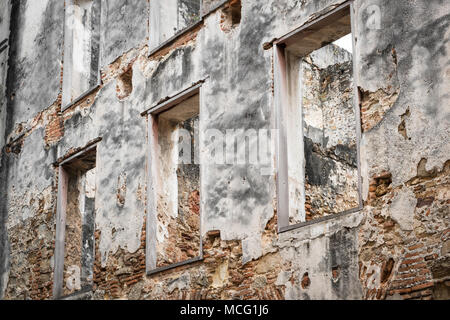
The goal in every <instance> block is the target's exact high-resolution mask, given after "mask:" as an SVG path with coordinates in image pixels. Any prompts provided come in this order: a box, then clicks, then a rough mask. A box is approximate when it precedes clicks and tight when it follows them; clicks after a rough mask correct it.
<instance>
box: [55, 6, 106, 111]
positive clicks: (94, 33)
mask: <svg viewBox="0 0 450 320" xmlns="http://www.w3.org/2000/svg"><path fill="white" fill-rule="evenodd" d="M100 5H101V0H66V10H65V26H64V70H63V93H62V106H63V109H66V108H68V107H69V106H70V105H71V104H73V103H74V102H76V101H78V100H79V99H81V98H82V97H84V96H85V95H86V94H87V93H89V92H90V91H92V90H93V89H94V88H96V87H97V86H98V85H99V83H100V71H99V57H100Z"/></svg>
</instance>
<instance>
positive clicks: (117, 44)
mask: <svg viewBox="0 0 450 320" xmlns="http://www.w3.org/2000/svg"><path fill="white" fill-rule="evenodd" d="M148 7H149V3H148V1H142V0H125V1H107V0H102V1H101V8H102V9H101V11H102V15H101V28H100V32H101V40H100V41H101V47H100V51H101V58H100V63H101V67H104V66H106V65H108V64H109V63H111V62H113V61H114V60H115V59H116V58H117V57H119V56H120V55H122V54H123V53H125V52H127V51H128V50H131V49H132V48H135V47H138V46H140V45H143V44H145V40H146V39H147V31H148V10H149V8H148Z"/></svg>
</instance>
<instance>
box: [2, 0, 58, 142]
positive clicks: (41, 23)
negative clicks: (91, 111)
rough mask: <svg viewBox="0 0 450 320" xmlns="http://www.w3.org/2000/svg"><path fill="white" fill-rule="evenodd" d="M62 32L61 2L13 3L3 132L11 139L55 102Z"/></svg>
mask: <svg viewBox="0 0 450 320" xmlns="http://www.w3.org/2000/svg"><path fill="white" fill-rule="evenodd" d="M63 29H64V2H63V1H58V0H43V1H26V0H23V1H13V2H12V11H11V35H10V38H11V40H10V43H11V48H10V59H9V72H8V87H7V95H8V107H7V113H8V114H7V132H6V134H7V136H8V137H11V138H12V139H14V138H15V137H16V136H17V135H20V134H22V133H23V132H25V131H27V130H30V129H31V127H32V126H33V120H35V119H34V117H37V116H38V113H39V112H41V111H42V110H44V109H46V108H48V107H49V106H50V105H52V104H54V103H56V101H57V99H58V96H59V94H60V87H61V83H60V82H61V64H62V59H63V56H62V42H63ZM7 142H9V141H7Z"/></svg>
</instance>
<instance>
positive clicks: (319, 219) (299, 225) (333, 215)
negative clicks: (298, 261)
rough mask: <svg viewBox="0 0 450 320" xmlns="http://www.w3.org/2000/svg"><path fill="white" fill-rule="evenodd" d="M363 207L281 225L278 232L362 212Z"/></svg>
mask: <svg viewBox="0 0 450 320" xmlns="http://www.w3.org/2000/svg"><path fill="white" fill-rule="evenodd" d="M362 209H363V207H359V208H354V209H350V210H346V211H343V212H340V213H335V214H332V215H329V216H325V217H321V218H318V219H314V220H311V221H305V222H300V223H296V224H293V225H290V226H286V227H280V228H278V233H279V234H280V233H285V232H289V231H293V230H296V229H300V228H303V227H306V226H310V225H313V224H317V223H320V222H325V221H329V220H332V219H336V218H340V217H344V216H346V215H349V214H352V213H357V212H360V211H361V210H362Z"/></svg>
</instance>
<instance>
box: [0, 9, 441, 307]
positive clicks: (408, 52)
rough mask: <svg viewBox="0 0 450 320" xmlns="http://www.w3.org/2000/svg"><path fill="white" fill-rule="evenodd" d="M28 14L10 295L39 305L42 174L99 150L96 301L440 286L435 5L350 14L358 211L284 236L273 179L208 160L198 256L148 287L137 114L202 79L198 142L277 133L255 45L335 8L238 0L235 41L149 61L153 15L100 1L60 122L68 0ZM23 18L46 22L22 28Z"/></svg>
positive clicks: (46, 238) (18, 54) (48, 221)
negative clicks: (218, 133) (82, 70)
mask: <svg viewBox="0 0 450 320" xmlns="http://www.w3.org/2000/svg"><path fill="white" fill-rule="evenodd" d="M31 2H32V1H20V2H15V3H14V4H13V10H12V12H13V14H12V25H13V26H15V27H14V28H13V30H14V32H13V34H12V36H11V39H12V41H13V43H14V44H13V45H12V47H11V51H12V53H11V58H10V69H9V72H8V117H7V119H8V122H7V123H8V133H10V132H12V130H15V128H19V127H20V126H19V124H20V123H21V122H27V123H29V124H30V125H29V126H28V129H27V133H26V134H25V135H24V136H23V137H20V138H19V139H18V140H17V141H16V142H15V143H12V144H10V145H8V146H7V148H5V149H4V153H5V155H6V156H5V158H4V159H3V160H2V161H3V163H4V164H5V165H2V167H1V171H2V172H1V177H2V178H3V177H5V179H6V182H7V183H6V184H5V188H6V197H5V196H4V195H2V203H1V207H0V208H2V217H5V216H6V215H7V221H6V220H5V221H6V223H5V222H3V223H2V226H3V228H5V229H6V230H7V235H8V242H7V245H6V247H7V248H9V250H2V253H3V259H2V261H1V263H0V272H1V273H2V275H3V280H2V282H1V283H0V289H2V286H3V287H6V295H5V298H7V299H23V298H33V299H43V298H50V297H51V287H52V285H53V284H52V267H53V260H52V259H53V241H54V236H55V234H54V229H55V213H56V207H55V204H56V187H57V183H58V177H57V173H56V172H57V171H56V170H54V168H53V166H52V163H53V162H54V161H55V160H56V159H58V158H60V157H63V156H65V155H68V154H70V153H72V152H74V151H75V150H76V149H77V148H82V147H83V146H85V145H87V144H88V143H89V142H91V141H93V140H94V139H96V138H98V137H101V138H102V140H101V142H100V143H99V144H98V147H97V152H98V153H97V164H96V167H97V178H96V181H97V191H98V192H97V195H96V218H95V225H96V232H95V246H96V250H95V266H94V284H95V285H94V292H93V297H94V298H111V297H112V298H120V297H126V298H131V299H161V298H244V299H248V298H269V299H283V298H286V299H308V298H311V299H317V298H323V299H333V298H335V299H358V298H367V299H371V298H380V299H384V298H392V297H399V296H398V295H397V294H398V293H399V294H404V296H403V297H404V298H408V297H409V296H407V295H410V296H412V297H414V296H417V295H418V296H421V295H423V296H424V297H432V294H433V291H432V288H433V287H434V285H435V282H434V281H435V280H436V281H437V280H439V279H440V280H443V279H448V274H449V272H448V267H446V266H447V265H448V264H446V262H445V261H447V260H446V259H448V237H449V235H450V232H449V226H448V193H449V191H448V189H449V188H448V176H449V171H448V170H449V167H448V160H449V159H448V154H449V153H450V152H449V151H450V150H449V146H450V144H449V143H448V134H449V132H448V130H449V129H448V128H449V125H448V120H449V110H448V107H446V106H448V105H449V97H448V92H449V91H450V90H449V89H450V88H449V86H450V85H449V83H450V81H448V80H449V79H448V78H449V74H450V72H449V70H448V59H449V58H448V57H449V54H448V52H449V50H450V48H449V47H448V43H449V38H450V34H449V31H448V30H450V28H449V21H450V19H449V15H450V5H449V4H448V3H447V2H446V1H443V0H433V1H425V0H423V1H415V2H409V1H387V0H356V1H355V8H356V11H355V21H356V30H355V36H356V38H357V42H356V52H355V54H354V58H355V59H356V65H357V70H356V78H355V82H356V84H357V86H358V87H359V88H360V91H361V96H362V109H361V112H362V124H363V134H362V143H361V144H362V150H361V157H362V176H363V195H364V200H365V203H364V209H363V210H362V211H361V212H358V213H355V214H350V215H346V216H343V217H337V218H335V219H332V220H329V221H325V222H320V223H317V224H313V225H310V226H306V227H303V228H299V229H295V230H293V231H289V232H286V233H282V234H278V233H277V232H276V230H277V228H276V226H277V219H276V209H275V208H276V201H277V199H276V192H275V191H276V190H275V179H274V177H273V176H272V177H267V176H262V175H261V174H260V169H262V167H259V166H258V165H252V166H248V165H220V166H218V165H213V164H203V165H202V167H201V175H202V183H203V185H202V186H201V190H200V193H201V195H202V204H201V212H202V236H203V239H204V252H203V253H204V260H203V261H200V262H196V263H195V264H191V265H187V266H183V267H179V268H176V269H172V270H168V271H165V272H163V273H158V274H155V275H152V276H146V275H145V223H146V222H145V216H146V212H145V207H146V206H145V204H146V195H145V194H146V192H145V189H146V170H147V169H148V168H147V163H146V161H147V160H146V158H147V154H146V152H147V151H146V150H147V149H146V148H147V143H146V142H147V138H146V137H147V128H146V126H147V123H146V118H145V117H142V116H141V115H140V113H141V112H142V111H144V110H147V109H148V108H149V107H150V106H152V105H155V104H156V103H157V102H159V101H160V100H161V99H164V98H166V97H167V96H172V95H173V94H175V93H178V92H179V91H181V90H183V89H185V88H187V87H189V86H190V85H192V83H195V82H197V81H199V80H203V79H206V81H205V83H204V84H203V86H202V93H201V94H202V98H201V101H202V102H201V113H200V124H199V126H200V128H201V131H202V130H206V129H208V128H214V129H219V130H226V129H271V128H274V110H273V92H272V86H273V78H272V68H273V52H272V50H271V49H268V50H264V49H263V45H264V44H265V43H266V42H270V41H271V40H272V39H274V38H276V37H280V36H282V35H284V34H286V33H287V32H289V31H291V30H292V29H294V28H295V27H298V26H300V25H302V24H304V23H305V22H307V21H310V20H311V19H312V18H314V17H317V16H320V15H321V14H323V12H324V10H329V9H331V8H333V6H334V5H337V4H340V3H342V2H343V1H341V0H320V1H307V0H305V1H293V0H278V1H275V0H272V1H264V2H263V1H256V0H243V1H242V18H241V21H240V23H239V25H238V26H236V27H235V28H233V29H231V30H230V31H229V32H224V31H223V30H222V29H221V27H220V19H221V12H220V10H217V11H214V12H211V13H210V14H208V15H207V16H205V18H204V21H203V23H202V24H201V25H199V26H198V27H197V28H196V29H194V30H192V31H190V32H189V33H187V34H184V35H182V36H181V37H180V39H177V40H176V41H175V42H174V43H172V44H169V45H168V47H166V48H163V49H162V50H161V51H159V52H157V53H155V54H154V55H153V56H151V57H148V55H147V53H148V51H147V47H146V46H144V45H143V44H145V42H146V39H145V38H146V32H147V31H146V28H147V25H148V15H147V14H146V13H145V14H144V13H143V12H144V11H145V10H146V9H145V8H147V5H148V2H146V1H136V2H131V1H128V2H124V3H121V4H120V5H118V4H117V5H112V4H110V2H108V3H109V5H110V7H108V5H106V4H103V3H102V10H106V11H105V12H107V13H104V14H102V25H103V24H106V25H107V26H108V28H104V29H103V33H102V40H101V48H103V49H101V50H102V53H101V56H102V80H103V84H102V85H101V86H100V88H99V89H98V90H96V91H95V92H93V93H92V94H91V95H89V96H88V97H86V98H85V99H83V100H82V101H80V102H79V103H78V104H76V105H75V106H73V107H71V108H70V109H68V110H65V111H64V112H63V113H59V110H60V102H58V99H57V97H58V96H59V94H60V91H61V89H60V83H59V81H60V71H61V69H60V67H61V60H62V52H61V47H62V44H61V39H62V26H63V21H62V20H61V19H62V17H63V16H64V15H63V13H62V10H63V6H62V5H61V3H62V2H60V1H51V0H47V1H44V0H42V1H36V4H34V2H35V1H33V4H31ZM104 2H105V3H106V1H104ZM374 5H375V6H376V7H374ZM34 6H36V8H34ZM144 7H145V8H144ZM374 8H379V18H380V19H379V20H380V24H379V25H378V26H377V21H378V19H377V16H376V15H375V16H374V13H373V12H378V11H377V10H376V9H374ZM31 9H33V12H41V13H42V15H39V14H35V15H33V17H32V18H30V17H29V15H28V14H29V12H31V11H30V10H31ZM125 13H126V14H125ZM123 15H125V17H124V16H123ZM43 17H45V19H44V18H43ZM129 17H132V18H129ZM137 17H141V19H139V18H137ZM139 21H140V22H139ZM417 21H420V23H419V24H417ZM124 24H125V25H124ZM19 26H22V27H19ZM120 26H123V28H122V27H120ZM374 26H375V27H379V28H375V27H374ZM30 28H31V29H32V31H30ZM42 30H45V32H44V33H43V34H45V37H43V36H42V34H41V33H42V32H43V31H42ZM26 39H31V40H30V41H26ZM35 39H38V40H37V41H35V42H34V40H35ZM39 40H41V42H39ZM24 41H25V43H26V45H25V44H24V45H21V44H22V43H23V42H24ZM265 47H266V48H267V46H265ZM124 52H125V54H123V55H122V53H124ZM44 56H45V58H44ZM11 66H12V67H11ZM130 68H132V76H131V83H130V81H129V80H130V79H128V80H126V82H127V87H128V88H132V91H131V93H129V94H128V93H127V94H126V95H122V94H121V90H120V88H121V87H123V79H124V78H127V77H121V75H122V74H124V73H126V74H127V75H130V73H129V70H130ZM127 72H128V73H127ZM128 91H129V89H128ZM12 93H15V97H14V99H12ZM118 96H119V97H118ZM28 109H29V110H28ZM407 110H409V111H408V112H407ZM38 113H39V116H38V117H35V116H36V115H37V114H38ZM399 128H400V129H401V130H399ZM17 131H20V130H17ZM22 132H23V130H22ZM405 136H406V139H405ZM203 143H204V144H205V145H207V142H206V141H203ZM253 147H254V146H253ZM240 152H243V151H242V150H240ZM200 157H201V158H202V157H205V155H204V154H203V155H202V154H201V155H200ZM422 159H425V160H422ZM446 163H447V164H446ZM445 164H446V165H445ZM434 168H435V169H434ZM124 190H126V192H124ZM5 198H6V199H5ZM3 208H4V209H3ZM215 230H218V231H220V232H218V231H215ZM445 241H447V242H445ZM3 248H4V247H3ZM23 248H26V250H24V249H23ZM2 265H7V266H8V267H7V268H4V267H3V269H2V267H1V266H2ZM446 268H447V269H446ZM418 272H420V273H423V275H422V274H420V276H419V277H416V276H413V275H412V274H416V273H418ZM442 283H443V284H444V285H443V286H444V288H445V282H442ZM436 287H437V288H439V289H436V292H438V293H439V295H440V296H442V295H443V289H442V286H441V285H439V286H438V285H437V284H436ZM422 289H423V290H422ZM421 290H422V291H421ZM0 292H1V291H0ZM444 293H445V292H444Z"/></svg>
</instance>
